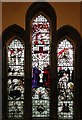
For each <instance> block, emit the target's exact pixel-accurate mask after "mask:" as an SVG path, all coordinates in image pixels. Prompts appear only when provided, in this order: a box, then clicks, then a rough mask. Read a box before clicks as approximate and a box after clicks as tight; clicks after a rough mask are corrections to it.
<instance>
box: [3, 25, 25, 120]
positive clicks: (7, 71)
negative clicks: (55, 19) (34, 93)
mask: <svg viewBox="0 0 82 120" xmlns="http://www.w3.org/2000/svg"><path fill="white" fill-rule="evenodd" d="M20 33H22V34H21V35H23V33H24V30H23V29H22V28H21V27H19V26H17V25H12V26H10V27H9V28H7V32H6V30H5V31H4V33H3V34H4V35H3V40H5V41H4V42H3V55H4V57H3V61H5V63H6V64H5V66H4V62H3V66H4V67H3V71H4V72H3V80H5V81H4V86H5V88H4V86H3V92H5V91H6V92H5V94H6V96H3V102H4V105H5V106H6V108H7V109H6V113H5V115H4V119H12V118H14V119H20V118H24V91H25V88H24V79H25V72H24V66H25V62H24V59H25V43H24V38H23V36H22V37H21V35H20ZM5 99H6V101H4V100H5ZM3 111H5V108H4V107H3ZM3 113H4V112H3Z"/></svg>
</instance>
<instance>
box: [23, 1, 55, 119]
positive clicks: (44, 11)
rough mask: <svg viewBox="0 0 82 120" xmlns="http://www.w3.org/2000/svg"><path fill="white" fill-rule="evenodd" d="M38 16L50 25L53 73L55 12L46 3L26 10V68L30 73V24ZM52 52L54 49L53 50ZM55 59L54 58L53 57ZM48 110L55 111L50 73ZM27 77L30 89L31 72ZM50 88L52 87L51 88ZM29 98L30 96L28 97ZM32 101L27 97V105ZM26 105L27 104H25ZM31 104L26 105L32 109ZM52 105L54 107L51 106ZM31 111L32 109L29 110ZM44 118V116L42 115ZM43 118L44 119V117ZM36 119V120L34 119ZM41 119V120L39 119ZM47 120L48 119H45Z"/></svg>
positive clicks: (35, 4)
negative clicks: (27, 46)
mask: <svg viewBox="0 0 82 120" xmlns="http://www.w3.org/2000/svg"><path fill="white" fill-rule="evenodd" d="M39 15H42V16H44V17H45V18H46V19H47V20H48V22H49V24H50V61H51V62H50V69H51V70H50V71H54V67H53V66H54V65H53V64H55V60H54V57H52V56H54V52H52V49H53V48H54V43H55V40H56V12H55V11H54V9H53V7H52V6H51V5H50V4H49V3H47V2H38V3H37V2H35V3H33V4H32V5H31V6H30V7H29V8H28V10H27V13H26V19H25V22H26V25H25V27H26V37H27V41H28V45H29V46H30V48H29V50H27V52H29V53H30V54H29V56H28V58H29V59H28V68H29V69H30V71H31V70H32V65H31V64H32V57H31V56H32V54H31V50H32V49H31V45H32V43H31V42H32V38H31V36H32V22H33V20H34V19H35V18H36V17H38V16H39ZM53 51H54V49H53ZM55 57H56V56H55ZM30 63H31V64H30ZM50 74H51V75H50V77H51V78H50V89H51V91H50V108H54V111H56V106H55V105H56V103H55V102H56V101H54V100H52V99H53V96H54V93H53V89H54V85H53V82H52V81H53V79H54V74H53V73H52V72H51V73H50ZM28 76H30V78H29V86H30V87H31V81H32V78H31V76H32V72H30V73H28ZM51 86H52V87H51ZM55 87H56V86H55ZM29 90H30V91H31V88H29V89H28V90H27V91H29ZM55 94H56V91H55ZM29 96H30V95H29ZM31 100H32V98H31V96H30V97H29V99H28V101H29V103H31V102H30V101H31ZM27 104H28V103H27ZM31 105H32V104H28V106H29V108H32V106H31ZM53 105H54V106H53ZM29 108H26V109H27V111H29V110H28V109H29ZM31 111H32V109H31ZM54 111H52V110H50V118H51V119H52V118H56V117H57V116H56V114H55V115H54V114H53V113H56V112H54ZM29 116H32V115H31V114H30V113H29ZM44 116H45V115H44ZM44 118H45V117H44ZM35 119H36V118H35ZM39 119H41V118H39ZM47 119H49V118H47Z"/></svg>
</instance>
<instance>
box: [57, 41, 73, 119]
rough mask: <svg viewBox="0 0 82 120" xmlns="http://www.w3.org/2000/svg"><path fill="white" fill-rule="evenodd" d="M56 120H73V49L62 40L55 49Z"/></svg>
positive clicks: (68, 43) (67, 42)
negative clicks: (56, 76)
mask: <svg viewBox="0 0 82 120" xmlns="http://www.w3.org/2000/svg"><path fill="white" fill-rule="evenodd" d="M57 58H58V64H57V71H58V85H57V89H58V119H63V120H64V119H73V115H74V110H73V104H74V102H73V99H74V47H73V45H72V44H71V43H70V42H69V41H68V39H64V40H62V41H60V43H59V44H58V48H57Z"/></svg>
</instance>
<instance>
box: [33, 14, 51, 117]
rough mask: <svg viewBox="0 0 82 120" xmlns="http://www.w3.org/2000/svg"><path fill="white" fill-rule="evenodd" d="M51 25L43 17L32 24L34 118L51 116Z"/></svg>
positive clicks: (37, 18) (39, 16)
mask: <svg viewBox="0 0 82 120" xmlns="http://www.w3.org/2000/svg"><path fill="white" fill-rule="evenodd" d="M49 86H50V24H49V22H48V20H47V19H46V18H45V16H43V15H38V16H37V17H36V18H35V19H34V20H33V22H32V117H49V115H50V109H49V106H50V100H49V99H50V97H49V93H50V88H49Z"/></svg>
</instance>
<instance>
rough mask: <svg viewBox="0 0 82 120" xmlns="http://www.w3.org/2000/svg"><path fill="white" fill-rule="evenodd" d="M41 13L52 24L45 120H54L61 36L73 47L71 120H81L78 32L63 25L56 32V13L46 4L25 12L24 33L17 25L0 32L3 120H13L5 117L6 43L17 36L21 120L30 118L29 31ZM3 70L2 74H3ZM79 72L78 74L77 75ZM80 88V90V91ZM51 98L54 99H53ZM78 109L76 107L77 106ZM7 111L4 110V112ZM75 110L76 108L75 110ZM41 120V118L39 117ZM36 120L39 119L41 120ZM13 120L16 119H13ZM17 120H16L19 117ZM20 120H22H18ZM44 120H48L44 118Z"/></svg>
mask: <svg viewBox="0 0 82 120" xmlns="http://www.w3.org/2000/svg"><path fill="white" fill-rule="evenodd" d="M39 12H42V13H43V14H45V15H46V16H48V17H49V19H50V21H51V27H52V28H51V29H52V33H51V52H50V56H51V70H50V71H52V72H51V73H50V76H51V83H50V91H51V92H50V118H49V119H48V120H52V119H54V120H57V119H58V116H57V102H58V101H57V45H58V43H59V41H60V40H61V39H63V38H64V37H66V36H67V37H69V38H70V39H71V41H72V42H73V44H75V66H74V67H75V71H77V73H75V84H74V85H75V99H74V102H75V105H74V114H75V115H74V120H80V119H81V116H82V115H81V110H82V107H81V100H82V95H81V90H82V88H81V85H82V82H81V79H82V55H81V53H82V50H81V48H82V38H81V36H80V34H79V32H78V31H77V30H76V29H75V28H74V27H72V26H70V25H64V26H63V27H60V28H59V29H58V30H57V28H56V27H57V23H56V13H55V11H54V9H53V7H52V6H51V5H50V4H49V3H47V2H35V3H33V4H31V6H30V7H29V8H28V10H27V12H26V17H25V30H24V29H23V28H22V27H20V26H18V25H16V24H13V25H10V26H9V27H8V28H7V29H5V30H4V31H3V33H2V40H3V42H2V119H3V120H12V118H11V119H8V117H7V109H8V108H7V104H8V102H7V90H6V88H7V78H6V71H5V69H7V68H6V66H7V65H6V54H7V53H6V43H7V41H8V40H9V39H10V38H11V37H12V36H14V35H15V36H18V37H19V38H21V39H22V40H23V41H24V43H25V96H24V98H25V99H24V103H25V104H24V120H29V119H30V120H31V119H32V96H31V94H30V93H31V92H32V89H31V80H32V78H31V74H32V73H31V71H32V66H31V42H30V30H31V27H30V25H31V21H32V19H33V17H35V16H36V15H37V13H39ZM4 71H5V72H4ZM78 73H79V74H78ZM79 86H80V88H79ZM53 98H54V99H53ZM77 106H78V107H77ZM5 108H6V109H5ZM77 108H78V109H77ZM41 119H42V118H41ZM41 119H39V120H41ZM13 120H17V118H16V119H14V118H13ZM18 120H19V118H18ZM21 120H23V119H21ZM33 120H35V119H33ZM46 120H47V119H46Z"/></svg>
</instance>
